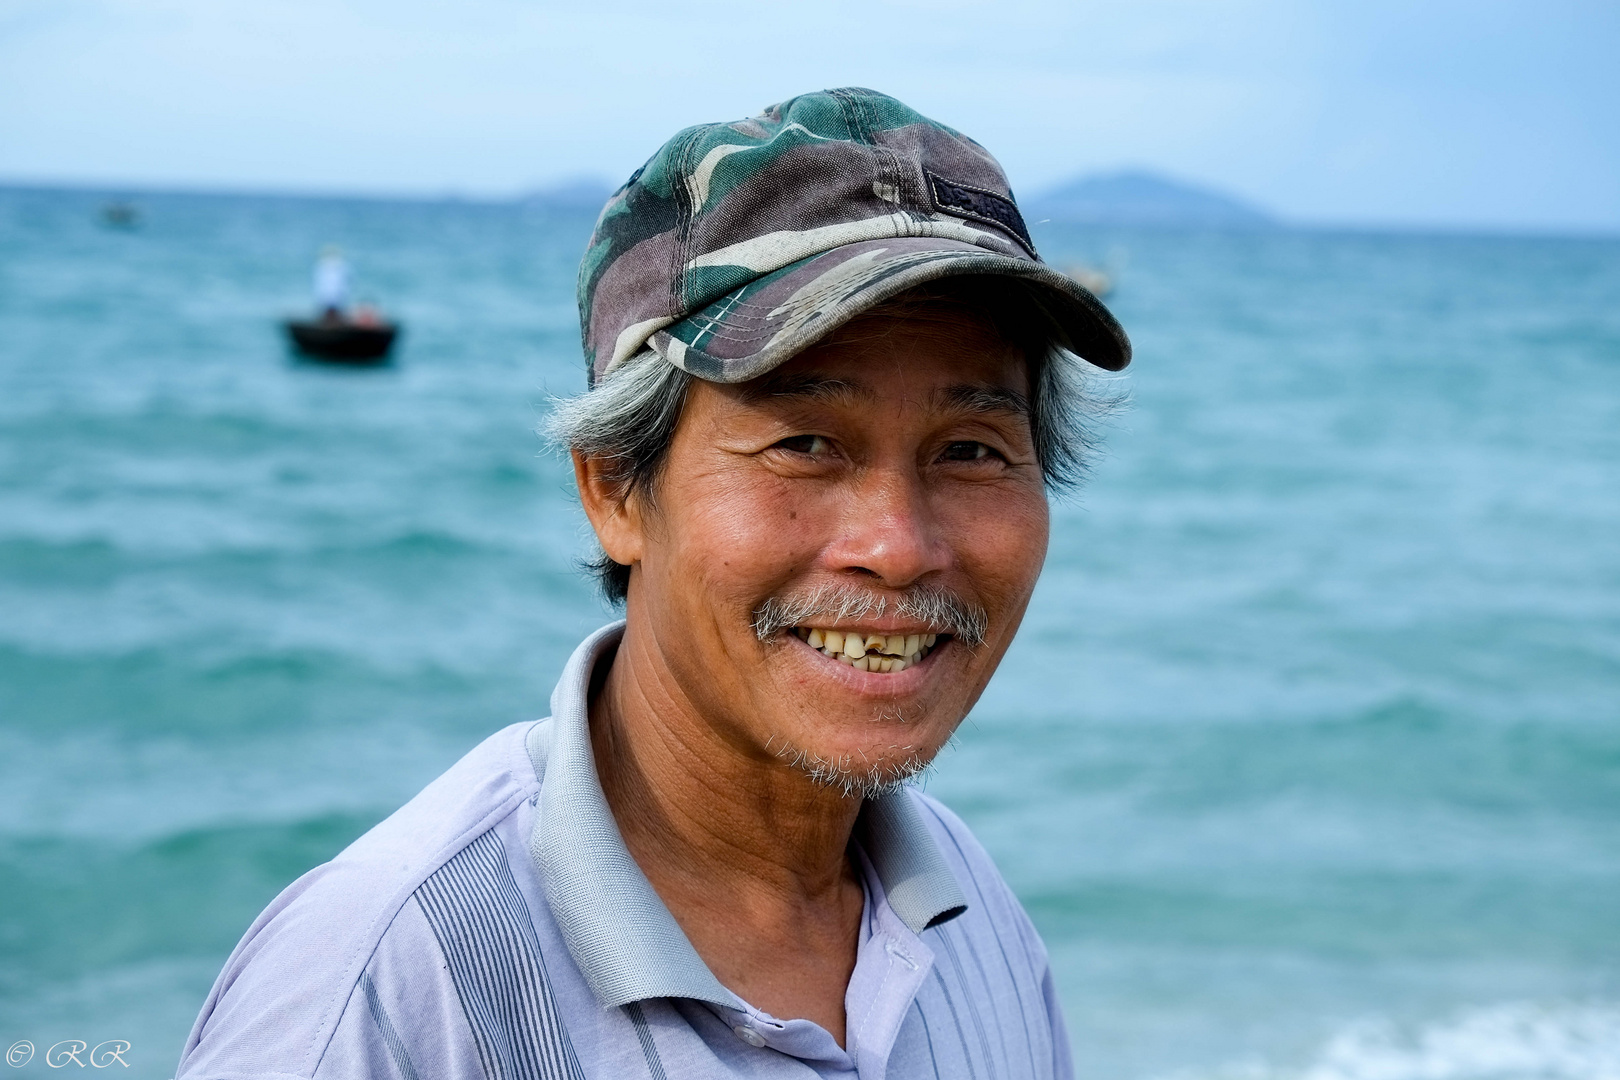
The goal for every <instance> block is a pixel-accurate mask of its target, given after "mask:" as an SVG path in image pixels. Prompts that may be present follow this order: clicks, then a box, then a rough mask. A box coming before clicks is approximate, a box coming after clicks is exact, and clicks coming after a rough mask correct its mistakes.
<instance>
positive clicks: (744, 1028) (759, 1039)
mask: <svg viewBox="0 0 1620 1080" xmlns="http://www.w3.org/2000/svg"><path fill="white" fill-rule="evenodd" d="M731 1030H732V1031H733V1032H735V1033H736V1035H737V1038H739V1039H741V1040H742V1041H743V1042H745V1043H747V1044H748V1045H749V1046H764V1045H765V1036H763V1035H761V1034H760V1033H759V1032H757V1031H755V1030H754V1029H753V1028H751V1027H749V1026H748V1025H747V1024H738V1025H737V1026H736V1027H734V1028H732V1029H731Z"/></svg>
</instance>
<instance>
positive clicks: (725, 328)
mask: <svg viewBox="0 0 1620 1080" xmlns="http://www.w3.org/2000/svg"><path fill="white" fill-rule="evenodd" d="M580 298H581V316H582V321H583V329H584V340H585V349H586V353H587V358H588V361H589V365H590V367H589V371H590V383H591V389H590V390H589V392H588V393H586V394H584V395H583V396H581V397H579V398H576V399H574V400H573V401H571V402H567V403H565V404H564V405H563V406H562V407H561V408H560V410H559V412H558V415H557V417H556V419H555V423H554V434H555V435H556V436H557V437H558V438H559V439H560V440H561V441H563V442H564V443H565V444H566V445H568V446H569V448H570V451H571V453H572V456H573V461H574V469H575V475H576V477H577V479H578V483H579V490H580V496H581V500H582V502H583V504H584V508H585V512H586V514H587V516H588V517H589V518H590V521H591V524H592V526H593V527H594V529H595V532H596V536H597V539H598V540H599V542H600V545H601V550H602V557H601V559H600V560H599V561H598V563H597V572H598V574H599V577H600V580H601V583H602V585H603V587H604V589H605V591H606V592H607V594H608V595H609V597H610V598H612V599H615V600H620V601H623V602H624V604H625V621H624V622H623V623H618V624H615V625H613V626H609V627H607V628H605V629H603V630H601V631H598V632H597V633H596V634H593V635H592V636H591V637H589V638H588V639H587V640H586V641H585V642H584V643H583V644H581V645H580V647H579V649H578V651H576V653H575V654H574V657H573V659H572V660H571V661H570V662H569V664H568V667H567V669H566V671H565V672H564V674H563V676H562V680H561V681H560V682H559V684H558V686H557V690H556V693H555V694H554V696H553V698H552V716H551V718H550V719H548V720H546V721H542V722H540V723H538V724H521V725H517V726H515V727H513V728H510V729H507V730H506V731H503V732H499V733H497V734H496V735H494V736H493V737H491V738H490V739H489V740H488V741H486V742H485V743H484V744H483V745H481V746H480V747H479V748H477V749H476V750H474V751H473V752H472V753H471V754H470V755H468V756H467V757H466V758H464V759H463V760H462V761H461V762H460V763H459V764H457V765H456V766H455V767H454V768H452V769H451V770H450V771H449V772H448V773H446V774H445V775H444V776H443V777H441V778H440V779H438V780H437V781H435V782H434V783H433V784H432V785H430V786H429V787H428V788H427V789H426V790H425V791H423V792H422V794H421V795H419V796H417V798H415V799H413V800H412V801H411V802H410V803H409V804H407V805H406V806H405V807H404V808H403V809H401V810H400V811H399V812H398V813H396V814H394V815H393V816H392V817H390V818H389V819H388V820H386V821H384V822H383V823H382V824H380V825H378V826H377V827H376V828H375V829H373V830H372V831H371V832H369V833H367V834H366V835H365V836H363V837H361V838H360V839H359V840H358V841H356V842H355V843H354V844H353V845H352V846H351V847H350V848H349V849H348V850H347V851H345V852H344V853H342V854H341V855H339V856H338V857H337V858H336V859H335V860H333V861H332V862H331V863H329V864H327V865H326V866H323V867H319V868H317V869H316V870H314V871H312V872H311V873H309V874H307V875H305V877H303V878H301V879H300V880H299V881H298V882H296V883H295V884H294V885H293V886H291V887H290V888H289V889H288V890H287V892H285V893H284V894H283V895H282V896H281V897H280V898H278V899H277V900H276V901H275V903H274V904H272V905H271V907H270V909H269V910H267V911H266V912H265V913H264V915H262V916H261V917H260V919H259V920H258V922H256V923H255V924H254V926H253V927H252V928H251V929H250V930H249V931H248V934H247V936H246V938H244V940H243V941H242V943H241V945H239V946H238V947H237V950H236V952H235V953H234V954H233V955H232V957H231V959H230V961H229V962H228V963H227V965H226V968H225V971H224V972H223V974H221V976H220V978H219V982H218V984H217V985H216V986H215V988H214V991H213V993H212V995H211V996H210V998H209V1000H208V1002H207V1004H206V1005H205V1006H204V1008H203V1012H202V1015H201V1016H200V1017H199V1019H198V1021H197V1025H196V1028H195V1029H194V1031H193V1033H192V1036H191V1039H190V1041H189V1043H188V1044H187V1047H186V1050H185V1056H184V1058H183V1060H182V1063H181V1069H180V1075H181V1076H183V1077H226V1076H230V1077H249V1076H255V1077H257V1076H304V1077H323V1076H332V1077H339V1076H345V1077H346V1076H379V1077H380V1076H390V1077H395V1076H397V1077H404V1078H413V1077H421V1078H427V1077H435V1078H437V1077H461V1076H465V1077H508V1076H536V1077H547V1078H565V1077H566V1078H574V1077H593V1078H594V1077H615V1078H617V1077H648V1078H656V1080H664V1078H676V1077H730V1076H762V1077H813V1076H822V1077H835V1076H836V1077H856V1076H858V1077H861V1078H866V1080H872V1078H883V1077H889V1078H895V1080H901V1078H912V1077H974V1076H978V1077H985V1078H991V1077H995V1078H1001V1080H1005V1078H1014V1077H1066V1076H1069V1075H1070V1074H1071V1065H1070V1061H1069V1055H1068V1047H1067V1042H1066V1038H1065V1035H1064V1029H1063V1022H1062V1019H1061V1016H1060V1013H1059V1011H1058V1006H1057V1002H1056V999H1055V995H1054V991H1053V987H1052V980H1051V975H1050V972H1049V970H1048V966H1047V960H1046V954H1045V951H1044V948H1043V947H1042V945H1041V943H1040V940H1039V939H1038V937H1037V936H1036V934H1035V931H1034V929H1033V928H1032V927H1031V925H1030V923H1029V921H1028V919H1027V918H1026V917H1025V915H1024V913H1023V911H1022V909H1021V908H1020V907H1019V905H1018V903H1017V901H1016V900H1015V899H1014V898H1013V896H1012V894H1011V893H1010V892H1009V890H1008V889H1007V887H1006V885H1005V884H1004V883H1003V882H1002V881H1001V879H1000V877H999V876H998V875H997V873H996V871H995V869H994V867H993V866H992V865H991V863H990V860H989V859H988V857H987V856H986V855H985V853H984V851H983V850H982V849H981V848H980V847H979V846H978V844H977V843H976V842H975V841H974V840H973V838H972V836H971V835H969V833H968V831H967V829H966V828H965V827H964V826H963V825H962V823H961V822H960V821H958V820H957V819H956V818H955V817H954V816H952V815H951V814H950V813H949V812H948V811H946V810H945V809H944V808H942V807H941V806H940V805H939V804H937V803H936V802H934V801H932V800H930V799H928V798H926V797H925V796H923V795H921V794H919V793H917V792H916V791H914V790H912V789H911V788H909V787H908V786H906V784H905V781H906V779H907V778H908V777H910V776H913V775H914V774H915V773H916V772H917V771H918V770H919V769H921V768H922V767H924V766H926V764H927V763H928V762H929V761H930V760H932V758H933V757H934V755H935V754H936V753H937V752H938V751H939V749H940V748H941V747H942V746H943V745H944V743H945V742H946V741H947V740H948V739H949V738H950V736H951V733H952V732H953V731H954V730H955V728H956V726H957V725H958V724H959V723H960V722H961V720H962V719H963V717H964V716H966V714H967V712H968V710H969V709H970V708H971V707H972V705H973V703H974V701H975V700H977V698H978V696H979V694H980V692H981V691H982V690H983V688H984V686H985V684H986V682H987V681H988V680H989V678H990V675H991V674H992V672H993V671H994V670H995V667H996V665H997V663H998V662H999V661H1000V659H1001V657H1002V655H1003V653H1004V652H1005V650H1006V648H1007V646H1008V644H1009V643H1010V642H1011V640H1012V637H1013V634H1014V632H1015V631H1016V629H1017V627H1018V624H1019V621H1020V619H1021V618H1022V615H1023V612H1024V608H1025V605H1026V604H1027V602H1028V600H1029V597H1030V593H1031V591H1032V590H1033V588H1034V585H1035V579H1036V577H1037V576H1038V574H1039V572H1040V567H1041V563H1042V560H1043V558H1044V557H1045V552H1046V543H1047V524H1048V517H1047V503H1046V491H1047V488H1048V487H1049V486H1051V485H1052V484H1054V483H1062V482H1065V481H1067V480H1069V479H1072V478H1073V475H1074V473H1075V470H1076V469H1077V468H1078V466H1079V465H1080V464H1081V461H1080V457H1079V454H1080V451H1081V450H1082V449H1083V446H1082V445H1081V443H1080V442H1079V433H1078V431H1077V428H1076V424H1075V420H1076V418H1077V410H1078V409H1080V408H1081V406H1082V405H1083V402H1082V401H1081V400H1080V398H1079V397H1078V394H1079V392H1080V371H1081V365H1080V362H1079V361H1078V360H1076V359H1075V354H1078V355H1080V356H1083V357H1085V358H1086V359H1087V360H1089V361H1090V362H1091V363H1093V364H1095V365H1099V366H1101V367H1104V368H1110V369H1118V368H1121V367H1123V366H1124V365H1125V364H1126V362H1127V361H1128V359H1129V344H1128V343H1127V341H1126V339H1125V336H1124V333H1123V332H1122V331H1121V330H1120V329H1119V327H1118V325H1117V324H1116V323H1115V322H1114V320H1113V319H1112V318H1111V317H1110V316H1109V315H1108V313H1107V312H1106V310H1104V309H1103V307H1102V306H1101V305H1100V304H1099V303H1098V302H1097V301H1096V300H1095V299H1094V298H1093V297H1092V296H1091V295H1090V294H1089V293H1087V292H1085V291H1084V290H1083V289H1081V288H1080V287H1079V286H1077V285H1076V284H1074V283H1073V282H1072V281H1070V280H1069V279H1067V278H1064V277H1063V276H1061V275H1059V274H1057V273H1055V272H1053V271H1052V270H1050V269H1048V268H1047V267H1046V266H1045V265H1044V264H1043V263H1041V262H1040V261H1039V260H1038V259H1037V258H1036V256H1035V253H1034V249H1033V247H1032V246H1031V244H1030V240H1029V236H1028V234H1027V232H1026V231H1025V228H1024V223H1023V220H1022V218H1021V217H1020V216H1019V213H1018V210H1017V207H1016V206H1015V204H1014V202H1013V199H1012V195H1011V193H1010V191H1009V190H1008V187H1007V183H1006V180H1005V178H1004V177H1003V175H1002V173H1001V170H1000V168H999V166H997V165H996V163H995V161H994V160H993V159H992V158H991V157H990V156H989V155H988V154H987V153H986V152H985V151H984V150H983V149H982V148H981V147H979V146H978V144H976V143H974V142H972V141H970V140H968V139H966V138H964V137H962V136H960V135H958V134H956V133H955V132H953V131H950V130H949V129H947V128H944V127H942V126H940V125H938V124H935V123H933V122H932V121H929V120H927V119H925V118H923V117H921V116H919V115H917V114H916V113H914V112H912V111H911V110H909V109H907V108H906V107H905V106H903V105H901V104H900V103H899V102H897V101H894V100H893V99H891V98H887V97H884V96H882V95H880V94H875V93H872V92H871V91H866V90H835V91H828V92H825V93H818V94H808V95H805V96H803V97H799V98H795V99H793V100H791V101H788V102H786V103H784V104H782V105H779V106H775V107H773V108H771V109H768V110H766V112H765V113H763V114H762V115H760V116H758V117H754V118H752V119H749V120H744V121H740V122H738V123H735V124H715V125H707V126H703V127H697V128H691V129H688V130H687V131H684V132H682V133H680V134H679V135H677V136H676V137H675V138H674V139H672V140H671V141H670V142H669V143H668V144H666V145H665V146H664V147H663V148H662V149H661V150H660V151H659V152H658V153H657V154H656V155H654V157H653V158H652V160H651V161H649V162H648V163H647V165H646V166H645V167H643V168H642V169H641V170H639V171H638V172H637V173H636V174H635V176H633V177H632V178H631V179H630V181H629V183H628V184H627V185H626V186H625V187H624V188H623V189H621V190H620V191H619V192H618V193H617V194H615V195H614V197H613V198H612V200H611V201H610V202H609V203H608V205H607V207H606V209H605V210H604V211H603V213H602V216H601V218H600V220H599V222H598V225H597V230H596V234H595V236H594V237H593V239H592V242H591V246H590V248H589V250H588V251H587V253H586V256H585V259H584V263H583V265H582V267H581V270H580Z"/></svg>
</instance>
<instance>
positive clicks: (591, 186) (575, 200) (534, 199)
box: [523, 176, 614, 213]
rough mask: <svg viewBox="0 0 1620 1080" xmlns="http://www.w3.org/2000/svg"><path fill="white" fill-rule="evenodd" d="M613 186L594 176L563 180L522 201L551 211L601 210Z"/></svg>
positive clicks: (534, 192) (531, 194) (533, 193)
mask: <svg viewBox="0 0 1620 1080" xmlns="http://www.w3.org/2000/svg"><path fill="white" fill-rule="evenodd" d="M613 190H614V185H613V184H610V183H608V182H607V181H606V180H603V179H601V178H600V177H595V176H580V177H575V178H573V179H570V180H564V181H561V182H559V183H556V184H552V185H551V186H549V187H544V188H541V189H540V190H538V191H532V192H530V193H529V194H528V195H526V196H524V198H523V201H524V202H525V203H527V204H529V205H530V206H543V207H546V208H548V209H552V210H589V211H591V212H592V213H594V212H596V211H598V210H600V209H602V204H603V203H605V202H607V201H608V196H609V195H612V194H613Z"/></svg>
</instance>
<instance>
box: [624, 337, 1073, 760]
mask: <svg viewBox="0 0 1620 1080" xmlns="http://www.w3.org/2000/svg"><path fill="white" fill-rule="evenodd" d="M1028 396H1029V378H1028V373H1027V371H1026V364H1025V362H1024V359H1023V357H1022V356H1021V354H1019V353H1018V352H1017V351H1015V350H1014V349H1013V348H1012V347H1011V346H1009V345H1008V344H1007V343H1006V342H1004V341H1003V340H1002V339H1001V338H1000V337H999V336H997V335H996V334H995V333H994V331H993V330H991V329H990V327H989V326H988V325H986V324H984V323H982V322H980V321H979V320H977V319H973V318H970V317H968V316H966V315H954V316H953V315H944V316H937V317H932V318H929V319H923V320H919V319H910V318H907V319H896V318H894V317H892V316H888V317H885V316H882V315H873V316H868V317H866V318H864V319H860V320H857V321H856V322H854V323H852V324H851V325H850V326H848V327H847V328H845V329H844V330H843V331H842V332H840V333H838V334H836V335H835V336H833V337H832V338H831V339H830V340H828V341H826V342H824V343H823V344H821V345H819V346H816V347H814V348H812V349H809V350H807V351H806V352H805V353H803V354H801V355H800V356H798V357H796V358H794V359H793V360H792V361H790V362H789V363H787V364H785V365H783V366H782V367H781V368H779V369H778V370H776V371H775V372H772V373H771V374H770V375H767V376H765V377H763V378H761V379H759V380H755V381H754V382H752V383H748V384H744V385H741V386H723V385H717V384H713V383H707V382H703V381H700V380H699V381H694V383H693V384H692V387H691V390H690V392H689V395H688V398H687V403H686V407H685V411H684V412H683V414H682V417H681V421H680V423H679V425H678V427H677V429H676V434H675V438H674V441H673V443H672V445H671V448H670V451H669V456H668V459H667V463H666V466H665V468H664V471H663V473H662V475H661V476H660V478H659V480H658V483H657V494H656V498H655V500H654V502H655V504H656V507H655V508H654V509H648V508H647V507H646V506H645V504H643V503H640V502H638V501H637V500H632V507H631V509H630V512H629V513H628V514H627V515H625V519H624V520H625V522H626V523H628V527H629V528H630V529H631V530H632V531H633V535H627V537H626V538H625V540H624V542H623V543H622V544H620V545H619V547H620V550H619V551H614V550H612V549H610V552H609V553H610V554H613V555H614V556H615V557H616V558H620V559H621V561H625V560H624V559H623V558H622V557H621V556H622V555H623V554H628V555H629V556H630V561H632V563H633V570H632V576H631V583H630V594H629V601H628V605H627V615H628V618H629V621H630V624H631V625H630V631H629V632H630V633H631V634H635V635H638V636H639V635H645V638H644V639H643V642H642V644H643V646H644V647H650V648H651V649H652V650H654V652H655V653H656V654H657V655H658V656H659V657H660V658H661V661H662V663H661V664H660V665H659V666H660V667H661V668H663V669H664V671H665V672H666V674H665V675H664V677H665V678H668V679H670V680H672V681H673V682H674V684H675V686H674V687H672V688H671V689H677V688H678V691H679V694H680V695H681V696H683V697H685V698H686V699H687V700H689V701H690V702H691V703H692V704H693V705H694V706H695V708H696V712H697V714H698V715H699V716H701V717H702V718H703V720H704V721H705V722H706V723H707V724H709V725H710V726H711V727H712V730H713V731H714V732H715V733H716V734H718V735H719V736H720V737H721V738H722V739H723V740H725V742H726V743H727V744H728V745H729V746H731V747H732V748H734V749H736V750H738V751H740V752H741V753H743V754H745V755H749V756H756V757H760V758H764V757H774V758H779V759H785V760H789V761H793V762H795V763H797V764H798V765H800V766H801V767H806V768H809V769H811V770H813V771H814V770H819V771H820V772H821V773H823V774H830V776H829V778H830V779H833V780H838V779H847V778H848V777H851V776H853V777H857V778H860V779H864V780H867V781H868V782H870V781H871V780H875V779H884V780H886V779H892V778H893V777H895V776H897V775H902V774H904V773H905V772H907V771H908V770H909V769H910V768H914V767H916V766H917V765H919V764H921V763H926V762H927V761H929V760H931V759H932V758H933V757H934V755H935V754H936V753H937V752H938V751H939V749H940V748H941V747H942V746H943V745H944V744H945V742H946V740H948V739H949V738H950V735H951V733H952V732H953V731H954V730H955V729H956V727H957V725H958V724H959V723H960V722H961V720H962V718H963V717H964V716H966V715H967V712H968V710H969V709H970V708H971V707H972V705H973V703H974V702H975V701H976V700H978V697H979V694H980V693H981V692H982V691H983V689H984V687H985V684H986V683H987V682H988V681H989V679H990V676H991V674H992V673H993V672H994V671H995V668H996V666H997V665H998V664H999V663H1000V661H1001V657H1002V655H1003V653H1004V652H1005V651H1006V649H1007V646H1008V644H1009V643H1010V642H1011V640H1012V637H1013V634H1014V632H1015V631H1016V630H1017V627H1018V624H1019V622H1020V620H1021V619H1022V618H1023V614H1024V608H1025V606H1026V604H1027V603H1028V601H1029V597H1030V593H1031V591H1032V590H1033V589H1034V586H1035V580H1036V578H1037V576H1038V575H1039V573H1040V568H1041V563H1042V561H1043V560H1044V558H1045V555H1046V546H1047V533H1048V514H1047V504H1046V497H1045V491H1044V487H1043V483H1042V477H1041V471H1040V466H1039V463H1038V461H1037V459H1036V455H1035V450H1034V444H1033V440H1032V437H1031V432H1030V423H1029V417H1028V412H1027V406H1026V404H1025V403H1026V402H1027V399H1028ZM621 528H623V526H621ZM625 545H628V548H626V547H625ZM942 594H943V595H944V596H946V598H947V599H950V600H954V601H956V602H957V603H956V605H955V606H956V607H957V608H958V609H959V610H960V611H962V612H973V611H975V610H977V612H978V614H980V615H981V616H982V626H983V640H982V642H981V643H978V644H970V643H968V642H966V641H964V640H963V637H962V635H961V634H960V633H956V634H953V633H951V632H950V631H951V630H953V629H957V630H960V629H961V626H960V625H957V626H954V627H953V626H952V625H951V623H950V622H949V620H942V619H941V618H940V617H939V616H937V615H930V614H929V613H928V611H927V610H926V605H922V608H923V610H909V611H908V610H907V607H908V606H907V605H906V604H904V603H899V604H897V601H903V600H904V599H906V598H907V597H908V596H909V597H911V598H913V599H914V600H915V599H917V598H918V597H919V596H921V597H923V598H925V599H926V598H934V599H936V600H937V599H938V598H939V597H940V596H941V595H942ZM879 599H881V600H883V601H884V603H883V605H882V613H881V614H878V613H877V611H878V608H877V604H876V601H877V600H879ZM852 605H853V607H854V609H855V610H854V611H851V607H852ZM863 606H864V608H865V610H864V611H862V610H861V609H862V607H863ZM918 606H919V605H916V604H913V605H911V607H912V608H917V607H918ZM762 611H764V612H766V613H768V614H767V618H766V619H765V620H763V621H766V622H769V621H770V620H769V618H768V615H769V614H775V613H783V612H785V613H786V620H787V621H788V622H790V623H791V625H789V626H787V627H785V628H781V629H771V630H770V631H769V632H768V634H767V636H766V637H765V638H764V639H763V640H762V639H761V637H760V635H759V633H757V632H756V625H757V623H758V622H760V621H762V620H761V619H760V618H759V616H760V613H761V612H762ZM777 621H781V620H777ZM930 635H933V636H932V637H930ZM970 636H971V635H970ZM877 638H881V639H882V641H881V642H878V641H876V640H875V639H877ZM832 653H836V655H829V654H832Z"/></svg>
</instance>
